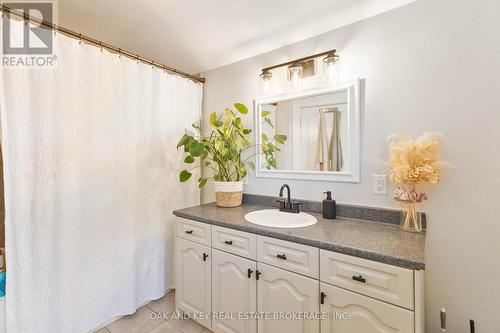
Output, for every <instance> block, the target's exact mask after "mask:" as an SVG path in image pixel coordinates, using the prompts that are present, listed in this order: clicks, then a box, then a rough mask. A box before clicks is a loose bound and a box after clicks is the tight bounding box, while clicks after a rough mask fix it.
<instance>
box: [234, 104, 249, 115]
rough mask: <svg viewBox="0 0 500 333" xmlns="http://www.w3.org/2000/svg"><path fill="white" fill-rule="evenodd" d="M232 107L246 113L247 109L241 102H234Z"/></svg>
mask: <svg viewBox="0 0 500 333" xmlns="http://www.w3.org/2000/svg"><path fill="white" fill-rule="evenodd" d="M234 107H235V108H236V110H238V112H239V113H241V114H247V113H248V109H247V107H246V105H245V104H242V103H235V104H234Z"/></svg>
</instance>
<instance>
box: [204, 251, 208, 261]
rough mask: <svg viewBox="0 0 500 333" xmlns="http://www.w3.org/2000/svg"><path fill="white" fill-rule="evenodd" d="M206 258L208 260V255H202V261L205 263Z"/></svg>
mask: <svg viewBox="0 0 500 333" xmlns="http://www.w3.org/2000/svg"><path fill="white" fill-rule="evenodd" d="M207 258H208V254H206V253H203V261H207Z"/></svg>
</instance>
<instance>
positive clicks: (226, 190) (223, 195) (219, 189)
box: [214, 181, 243, 207]
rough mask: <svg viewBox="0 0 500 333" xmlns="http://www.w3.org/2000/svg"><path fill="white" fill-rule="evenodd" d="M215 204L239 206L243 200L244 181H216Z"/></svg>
mask: <svg viewBox="0 0 500 333" xmlns="http://www.w3.org/2000/svg"><path fill="white" fill-rule="evenodd" d="M214 190H215V204H216V205H217V206H219V207H237V206H240V205H241V201H242V200H243V181H238V182H214Z"/></svg>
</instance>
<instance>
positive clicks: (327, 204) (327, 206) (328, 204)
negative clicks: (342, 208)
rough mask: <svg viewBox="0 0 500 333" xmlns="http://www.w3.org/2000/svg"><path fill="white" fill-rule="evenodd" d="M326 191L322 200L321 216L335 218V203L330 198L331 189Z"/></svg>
mask: <svg viewBox="0 0 500 333" xmlns="http://www.w3.org/2000/svg"><path fill="white" fill-rule="evenodd" d="M325 193H326V199H324V200H323V218H325V219H329V220H333V219H336V218H337V203H336V202H335V200H333V199H332V191H326V192H323V194H325Z"/></svg>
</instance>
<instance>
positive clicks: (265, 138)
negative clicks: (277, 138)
mask: <svg viewBox="0 0 500 333" xmlns="http://www.w3.org/2000/svg"><path fill="white" fill-rule="evenodd" d="M261 137H262V141H264V142H267V140H268V138H267V135H265V134H264V133H262V135H261Z"/></svg>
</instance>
